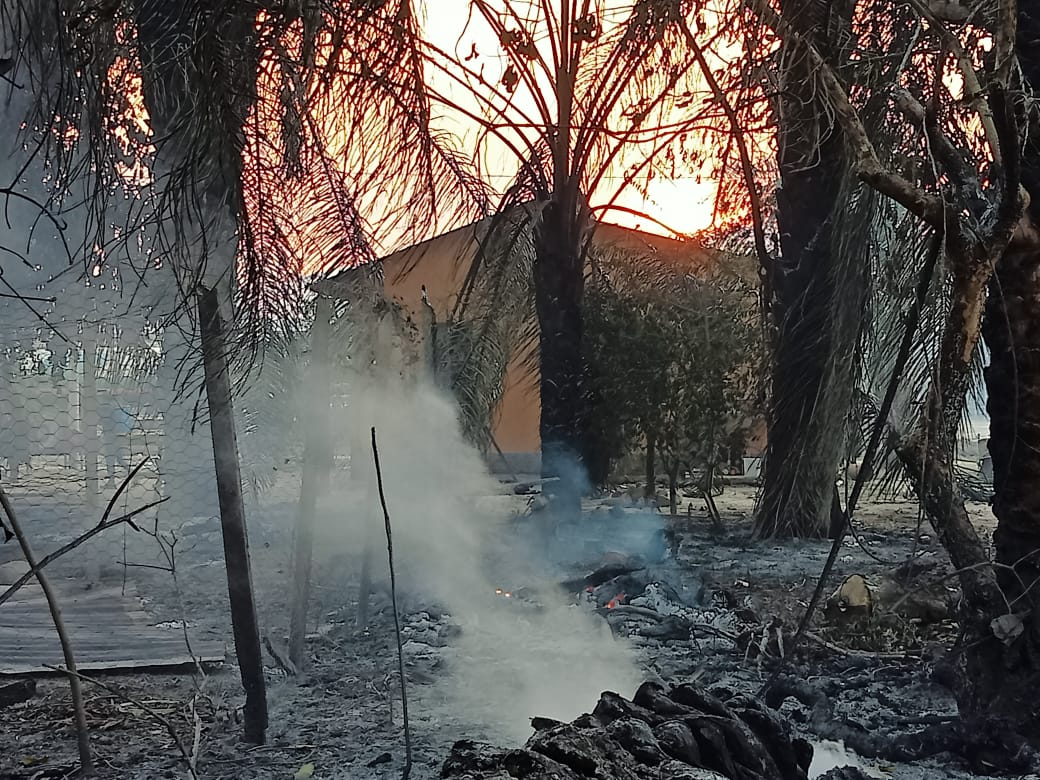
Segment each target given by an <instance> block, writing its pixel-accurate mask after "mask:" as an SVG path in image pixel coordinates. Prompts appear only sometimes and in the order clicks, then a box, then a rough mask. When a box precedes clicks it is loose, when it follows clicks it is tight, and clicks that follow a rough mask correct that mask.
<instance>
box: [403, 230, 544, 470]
mask: <svg viewBox="0 0 1040 780" xmlns="http://www.w3.org/2000/svg"><path fill="white" fill-rule="evenodd" d="M474 230H475V228H474V226H472V225H471V226H468V227H464V228H460V229H459V230H455V231H452V232H451V233H447V234H445V235H443V236H440V237H439V238H436V239H433V240H431V241H427V242H425V243H422V244H418V245H416V246H414V247H410V248H408V249H405V250H402V251H400V252H395V253H394V254H392V255H390V256H388V257H387V258H386V259H384V260H383V280H384V287H385V290H386V295H387V297H389V298H392V299H394V300H396V301H397V302H399V303H400V304H402V305H403V306H404V307H405V308H407V309H408V310H409V311H410V312H411V313H412V314H413V316H414V317H416V318H417V317H418V314H419V311H420V304H421V301H422V288H423V285H425V286H426V296H427V299H428V300H429V302H430V305H431V306H432V307H433V310H434V312H436V315H437V321H438V322H443V321H444V320H446V319H447V318H448V317H449V315H450V314H451V311H452V308H453V307H454V306H455V303H456V302H457V300H458V297H459V292H460V291H461V289H462V285H463V282H464V281H465V279H466V272H467V271H468V270H469V266H470V263H472V261H473V256H474V254H475V252H476V248H477V241H476V239H475V238H474V235H475V233H474ZM524 374H525V369H524V367H523V366H522V365H521V360H520V358H519V357H516V358H514V359H513V360H512V361H510V363H509V365H508V366H507V367H506V375H505V378H504V380H503V387H502V399H501V401H500V402H499V406H498V410H497V413H496V415H495V419H494V421H493V424H492V432H493V434H494V436H495V442H496V443H497V444H498V446H499V447H501V448H502V451H503V452H506V453H510V452H538V451H539V449H540V448H541V438H540V437H539V435H538V424H539V418H540V416H541V404H540V402H539V398H538V379H537V376H535V377H533V378H532V377H530V376H525V375H524Z"/></svg>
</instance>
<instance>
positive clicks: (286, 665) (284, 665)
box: [263, 634, 299, 677]
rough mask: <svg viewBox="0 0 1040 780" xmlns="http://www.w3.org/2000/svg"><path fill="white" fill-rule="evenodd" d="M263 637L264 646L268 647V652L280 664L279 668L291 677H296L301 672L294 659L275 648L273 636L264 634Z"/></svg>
mask: <svg viewBox="0 0 1040 780" xmlns="http://www.w3.org/2000/svg"><path fill="white" fill-rule="evenodd" d="M263 639H264V647H265V648H267V652H268V653H269V654H270V656H271V658H273V659H274V662H275V663H276V664H278V668H279V669H281V670H282V671H283V672H285V673H286V674H287V675H289V676H290V677H295V676H296V675H297V674H299V669H298V668H297V667H296V664H294V663H293V661H292V659H291V658H289V657H287V656H283V655H282V654H281V653H279V652H278V651H277V650H275V647H274V643H273V642H272V641H271V637H269V636H268V635H267V634H264V636H263Z"/></svg>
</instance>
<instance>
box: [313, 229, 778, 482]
mask: <svg viewBox="0 0 1040 780" xmlns="http://www.w3.org/2000/svg"><path fill="white" fill-rule="evenodd" d="M488 226H489V220H481V221H479V222H475V223H473V224H470V225H466V226H464V227H461V228H458V229H456V230H452V231H451V232H448V233H444V234H442V235H440V236H437V237H435V238H431V239H429V240H427V241H423V242H421V243H418V244H415V245H413V246H409V247H407V248H404V249H401V250H398V251H396V252H393V253H392V254H389V255H387V256H385V257H383V258H382V259H381V260H380V261H379V262H381V263H382V270H383V284H384V292H385V295H386V296H387V298H389V299H392V300H394V301H396V302H397V303H399V304H400V305H402V306H403V308H404V309H405V310H406V311H407V312H409V314H410V315H411V317H412V319H413V320H415V321H417V322H421V321H422V319H423V316H424V315H423V308H424V304H423V301H424V300H425V301H427V302H428V304H429V306H430V307H432V310H433V315H434V317H435V318H436V320H437V321H444V320H446V319H447V318H448V317H449V315H450V314H451V312H452V310H453V308H454V306H455V304H456V303H457V301H458V300H459V295H460V293H461V291H462V289H463V286H464V282H465V280H466V277H467V273H468V271H469V270H470V268H471V266H472V264H473V261H474V259H475V257H476V256H477V252H478V249H479V246H480V241H481V239H482V237H483V236H484V235H485V234H486V231H487V230H488ZM592 246H593V248H594V250H595V251H597V252H602V251H609V250H611V249H616V250H620V251H619V252H618V253H617V255H616V256H617V257H621V258H631V262H633V263H638V262H639V261H640V258H651V257H652V258H655V259H657V260H659V261H660V262H661V263H663V264H666V265H670V266H674V267H675V269H676V272H677V273H684V274H692V275H694V276H696V277H699V278H702V279H709V278H716V277H717V275H720V274H721V275H725V276H729V277H730V278H737V279H740V280H742V281H744V282H745V283H747V284H748V285H749V286H752V287H753V286H754V285H757V283H758V272H757V268H758V266H757V261H755V260H754V259H753V258H747V257H737V256H734V255H730V254H725V253H722V252H718V251H716V250H712V249H709V248H707V247H705V246H704V245H702V244H700V243H698V242H697V241H695V240H685V241H683V240H677V239H674V238H667V237H664V236H659V235H655V234H652V233H645V232H642V231H639V230H634V229H631V228H626V227H621V226H618V225H612V224H609V223H603V222H600V223H596V225H595V227H594V231H593V237H592ZM349 273H350V272H349V271H347V272H342V273H341V274H338V275H336V276H333V277H332V278H330V279H328V280H325V281H323V282H319V283H317V284H315V289H317V290H318V291H319V292H322V293H324V294H327V295H330V296H332V297H346V296H345V294H342V295H339V296H337V289H340V290H343V289H344V287H345V285H346V284H347V283H348V282H349V276H348V274H349ZM535 370H536V369H535ZM531 372H532V369H531V368H530V365H529V363H527V362H526V361H525V360H524V359H523V357H522V356H520V355H514V356H513V358H512V359H511V361H510V362H509V364H508V367H507V369H506V372H505V377H504V379H503V390H502V397H501V400H500V402H499V405H498V408H497V411H496V414H495V419H494V424H493V427H492V433H493V436H494V440H495V443H496V444H497V446H498V447H499V448H500V449H501V451H502V453H504V455H505V456H506V458H507V460H508V467H509V468H510V469H512V470H514V471H517V472H524V473H537V472H538V471H539V467H538V464H539V455H538V453H539V449H540V439H539V433H538V431H539V417H540V413H541V409H540V404H539V397H538V382H537V381H536V380H537V376H534V377H532V375H531ZM762 438H763V436H762V435H757V439H762ZM750 446H751V450H752V451H751V452H750V453H749V454H752V455H755V454H759V453H760V451H761V449H762V441H758V442H757V443H753V444H751V445H750Z"/></svg>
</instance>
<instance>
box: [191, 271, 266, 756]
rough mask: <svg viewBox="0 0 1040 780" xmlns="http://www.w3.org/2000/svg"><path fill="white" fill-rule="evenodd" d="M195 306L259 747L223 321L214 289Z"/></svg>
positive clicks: (256, 656)
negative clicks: (199, 328)
mask: <svg viewBox="0 0 1040 780" xmlns="http://www.w3.org/2000/svg"><path fill="white" fill-rule="evenodd" d="M198 309H199V324H200V327H201V332H202V355H203V363H204V365H205V375H206V378H205V384H206V400H207V402H208V404H209V428H210V434H211V436H212V438H213V463H214V469H215V472H216V480H217V496H218V499H219V502H220V526H221V531H222V536H223V540H224V563H225V567H226V569H227V581H228V596H229V599H230V602H231V624H232V628H233V631H234V636H235V655H236V656H237V658H238V666H239V670H240V672H241V675H242V687H243V688H244V689H245V693H246V703H245V707H244V710H243V714H244V720H245V739H246V741H247V742H252V743H255V744H258V745H260V744H263V743H264V739H265V732H266V730H267V692H266V686H265V684H264V666H263V656H262V654H261V650H260V629H259V626H258V625H257V619H256V603H255V601H254V599H253V580H252V575H251V574H250V568H249V540H248V537H247V535H246V518H245V507H244V504H243V501H242V478H241V470H240V467H239V461H238V444H237V442H236V439H235V416H234V407H233V405H232V401H231V377H230V374H229V371H228V366H227V353H226V344H225V334H224V322H223V319H222V318H221V316H220V302H219V299H218V298H217V292H216V290H215V289H206V288H202V289H200V294H199V301H198Z"/></svg>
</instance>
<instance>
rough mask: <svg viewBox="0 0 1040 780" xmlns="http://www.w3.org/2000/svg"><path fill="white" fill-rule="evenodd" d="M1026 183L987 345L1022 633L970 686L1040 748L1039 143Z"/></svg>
mask: <svg viewBox="0 0 1040 780" xmlns="http://www.w3.org/2000/svg"><path fill="white" fill-rule="evenodd" d="M1018 11H1019V28H1018V59H1019V62H1020V64H1021V67H1022V71H1023V74H1024V75H1025V77H1026V80H1027V81H1028V82H1029V83H1030V84H1031V85H1032V86H1033V88H1034V89H1035V88H1037V87H1040V51H1038V47H1040V0H1020V2H1019V6H1018ZM1022 171H1023V173H1022V183H1023V185H1024V186H1025V187H1026V189H1027V190H1028V191H1029V193H1030V196H1031V198H1032V203H1031V205H1030V211H1029V212H1028V214H1027V218H1028V227H1027V228H1026V229H1024V230H1023V229H1022V228H1021V227H1020V230H1019V235H1018V237H1017V240H1016V242H1014V243H1013V244H1012V246H1011V247H1009V249H1008V251H1007V252H1005V253H1004V256H1003V257H1002V258H1001V259H1000V262H999V263H997V266H996V272H995V274H994V276H993V278H992V280H991V282H990V287H989V296H988V298H987V301H986V311H985V319H984V322H983V338H984V339H985V343H986V346H987V347H988V348H989V353H990V361H989V366H988V368H987V369H986V390H987V394H988V403H987V410H988V412H989V417H990V438H989V452H990V455H991V456H992V458H993V487H994V494H995V497H994V501H993V514H994V515H995V516H996V518H997V529H996V531H995V532H994V534H993V544H994V548H995V549H994V552H995V562H996V564H997V571H996V574H997V583H998V585H999V586H1000V589H1001V591H1002V593H1003V596H1004V598H1005V599H1006V600H1007V603H1008V608H1005V609H1000V610H999V612H1001V613H1006V615H1005V616H1004V617H1001V615H1000V614H997V615H991V616H990V617H995V618H998V619H1001V620H1006V621H1007V626H1008V627H1009V628H1010V629H1011V630H1012V631H1013V632H1019V631H1021V633H1020V634H1019V635H1018V636H1017V638H1014V639H1012V640H1011V641H1009V642H1008V643H1007V645H1006V646H1005V644H1004V643H1001V642H999V641H998V640H997V639H996V637H994V635H993V632H992V631H990V632H987V634H986V635H984V637H983V638H982V639H981V640H980V641H979V642H978V643H976V644H975V645H974V646H973V647H972V654H973V656H974V659H973V661H974V663H973V665H974V666H975V667H977V668H981V669H984V670H989V673H988V674H984V675H980V676H978V677H976V678H975V679H972V680H970V681H969V682H970V685H969V690H968V691H967V692H966V693H967V694H968V696H967V698H968V699H969V703H970V704H971V705H972V706H973V707H974V708H975V709H976V711H977V712H979V713H985V714H988V715H991V716H993V715H995V716H998V717H1001V718H1003V719H1005V720H1006V722H1008V723H1010V724H1011V725H1012V728H1013V730H1014V731H1016V732H1018V733H1019V734H1020V735H1022V736H1024V737H1026V738H1028V739H1031V740H1032V741H1033V744H1036V741H1037V740H1038V739H1040V706H1038V705H1037V700H1036V695H1035V685H1036V682H1037V680H1040V490H1038V489H1037V486H1038V485H1040V241H1038V237H1037V231H1036V226H1037V225H1040V204H1038V198H1040V134H1038V133H1037V131H1036V130H1035V129H1034V130H1033V135H1032V137H1031V138H1030V139H1029V142H1028V143H1027V144H1026V146H1025V149H1024V151H1023V156H1022Z"/></svg>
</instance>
